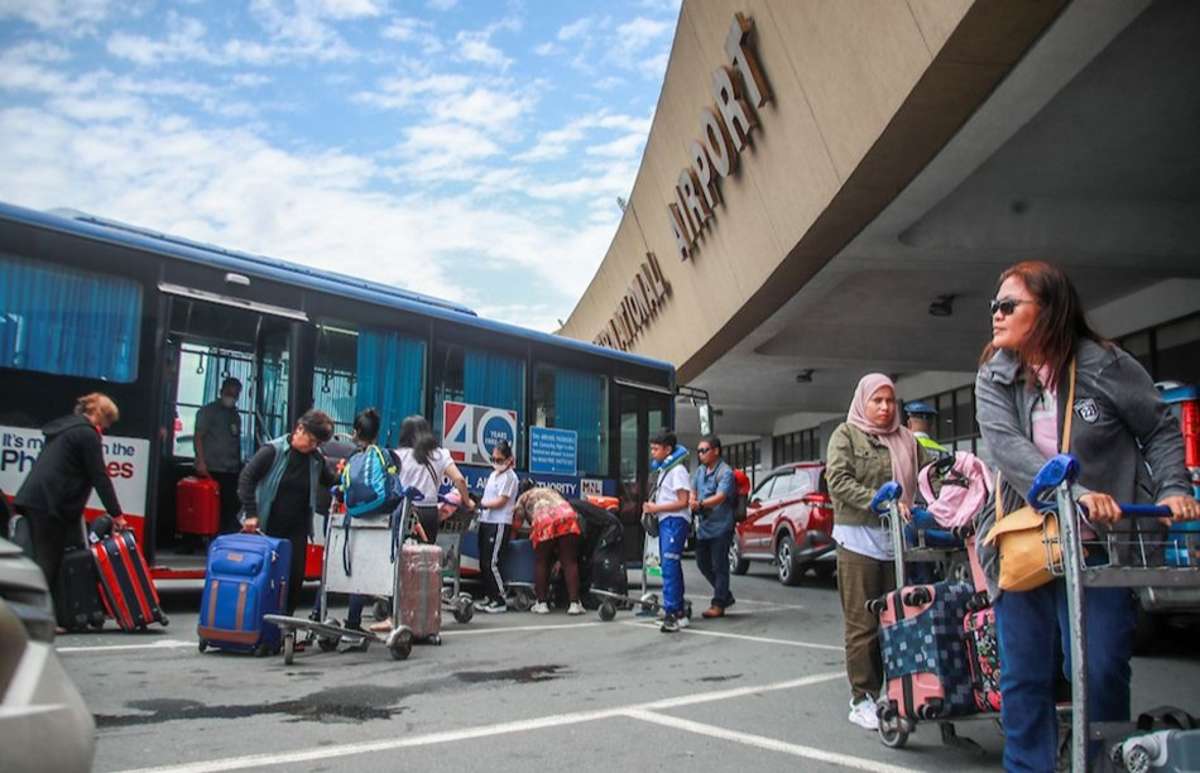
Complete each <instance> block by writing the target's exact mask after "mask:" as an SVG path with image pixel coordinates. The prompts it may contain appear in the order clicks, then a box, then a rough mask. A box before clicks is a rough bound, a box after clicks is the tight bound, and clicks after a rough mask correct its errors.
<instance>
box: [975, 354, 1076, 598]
mask: <svg viewBox="0 0 1200 773" xmlns="http://www.w3.org/2000/svg"><path fill="white" fill-rule="evenodd" d="M1069 381H1070V386H1069V387H1068V391H1067V415H1066V418H1064V419H1063V431H1062V443H1061V448H1062V452H1063V453H1064V454H1065V453H1069V452H1070V450H1071V416H1072V414H1073V413H1074V412H1075V407H1074V406H1075V360H1073V359H1072V360H1071V367H1070V376H1069ZM1000 483H1001V481H1000V472H999V471H997V472H996V523H995V524H993V525H992V528H991V530H990V531H989V532H988V533H987V537H985V538H984V544H992V543H995V544H996V547H997V549H998V550H999V552H1000V589H1001V590H1013V591H1027V590H1033V589H1034V588H1038V587H1041V586H1042V585H1045V584H1046V583H1048V582H1050V581H1051V580H1053V579H1054V578H1055V576H1056V575H1057V574H1058V571H1057V569H1058V567H1060V566H1062V541H1061V540H1060V539H1059V534H1058V515H1057V514H1056V513H1054V512H1045V513H1042V512H1038V511H1037V510H1036V509H1034V508H1033V507H1030V506H1029V505H1026V506H1025V507H1022V508H1020V509H1019V510H1016V511H1014V512H1012V513H1009V514H1007V515H1005V513H1004V495H1003V490H1002V489H1001V487H1000Z"/></svg>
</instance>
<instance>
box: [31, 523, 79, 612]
mask: <svg viewBox="0 0 1200 773" xmlns="http://www.w3.org/2000/svg"><path fill="white" fill-rule="evenodd" d="M25 520H26V521H28V522H29V532H30V537H31V538H32V540H33V556H34V561H36V562H37V565H38V566H39V567H41V570H42V574H44V575H45V576H46V587H48V588H49V589H50V595H51V596H53V595H54V592H55V591H56V590H57V588H58V570H59V568H61V567H62V560H63V553H64V552H65V551H66V549H67V548H68V547H70V548H80V547H83V533H82V531H81V527H80V525H79V523H78V522H76V523H75V524H74V525H73V526H72V525H68V524H67V523H66V522H65V521H63V520H62V519H61V518H58V517H56V516H53V515H51V514H50V513H47V512H42V511H39V510H30V511H26V513H25Z"/></svg>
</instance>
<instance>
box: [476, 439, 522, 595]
mask: <svg viewBox="0 0 1200 773" xmlns="http://www.w3.org/2000/svg"><path fill="white" fill-rule="evenodd" d="M513 462H514V459H513V452H512V446H511V445H509V443H508V441H507V440H501V441H500V442H499V443H497V444H496V447H495V448H493V449H492V473H491V474H490V475H488V479H487V483H486V484H485V485H484V487H483V499H482V500H481V501H480V502H479V506H480V507H481V508H482V510H483V512H482V513H480V515H479V574H480V575H481V576H482V577H483V592H484V596H485V598H484V601H483V602H481V603H480V604H477V605H476V607H477V608H478V609H479V610H481V611H483V612H491V613H498V612H507V611H508V606H507V604H505V602H504V578H503V577H502V576H500V553H501V552H502V551H503V550H504V543H505V542H507V541H508V538H509V536H510V534H511V532H512V521H513V508H514V507H515V506H516V504H517V485H518V483H519V481H518V480H517V474H516V473H515V472H513Z"/></svg>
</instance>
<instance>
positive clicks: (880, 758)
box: [58, 564, 1200, 773]
mask: <svg viewBox="0 0 1200 773" xmlns="http://www.w3.org/2000/svg"><path fill="white" fill-rule="evenodd" d="M631 578H633V579H634V580H635V581H637V580H639V579H640V577H638V576H635V575H634V573H631ZM686 579H687V588H688V597H689V598H690V599H691V600H692V602H693V604H694V606H695V608H696V612H697V619H696V621H695V622H694V623H693V625H692V626H691V627H690V628H689V629H687V630H685V631H683V632H680V633H678V634H672V635H668V634H663V633H660V632H659V631H658V628H657V625H656V624H655V623H654V622H653V621H649V620H646V619H645V618H639V617H637V616H635V615H634V614H633V613H632V612H627V611H623V612H619V613H618V615H617V618H616V620H614V621H612V622H601V621H600V620H599V618H598V617H597V616H596V614H595V613H590V614H588V615H587V616H583V617H567V616H566V615H565V614H563V613H562V612H561V611H559V612H556V613H555V614H552V615H548V616H536V615H532V614H528V613H516V612H509V613H507V614H503V615H484V614H478V615H476V617H475V619H474V620H472V621H471V622H470V623H468V624H464V625H460V624H457V623H455V622H454V621H453V618H452V617H451V616H450V615H449V614H446V615H445V616H444V628H443V634H444V640H443V644H442V645H441V646H432V645H424V646H422V645H418V646H417V647H416V648H414V650H413V652H412V655H411V657H410V658H409V659H408V660H405V661H394V660H392V658H391V657H390V655H389V653H388V652H387V651H386V650H385V649H384V648H383V647H372V648H371V649H370V650H368V651H367V652H365V653H364V652H336V653H323V652H321V651H319V650H318V649H316V648H310V649H309V650H308V651H306V652H303V653H298V654H297V655H296V659H295V662H294V664H293V665H291V666H286V665H284V664H283V661H282V658H281V657H269V658H261V659H259V658H254V657H252V656H241V655H230V654H224V653H219V652H213V651H209V652H208V653H206V654H200V653H199V652H198V650H197V647H196V629H195V624H196V612H197V609H198V606H199V592H198V590H197V589H196V588H194V587H192V588H182V589H176V590H165V591H164V600H165V603H166V604H167V606H168V611H169V613H170V616H171V624H170V627H168V628H166V629H163V628H159V627H157V626H155V627H154V628H153V629H152V630H150V631H148V632H145V633H142V634H122V633H119V632H117V631H114V630H108V631H105V632H102V633H96V634H83V635H72V636H64V637H61V638H60V639H59V640H58V649H59V652H60V653H61V656H62V658H63V660H64V661H65V664H66V667H67V670H68V671H69V673H70V674H71V676H72V678H73V679H74V680H75V681H76V683H77V684H78V685H79V687H80V689H81V691H82V692H83V695H84V698H85V699H86V700H87V703H88V705H89V707H90V708H91V710H92V712H93V713H94V714H95V717H96V725H97V732H98V743H97V752H96V764H95V770H96V771H101V772H105V773H107V772H108V771H130V770H145V769H160V770H163V771H173V772H178V773H183V771H189V772H195V773H199V772H200V771H217V770H284V769H286V770H288V771H355V770H366V769H369V770H376V769H382V770H398V769H404V770H410V769H411V770H431V771H438V770H486V771H488V773H505V772H507V771H522V772H524V771H528V770H529V769H530V767H531V765H532V766H536V769H540V770H564V769H572V770H575V771H593V770H595V771H606V772H611V771H614V770H635V769H652V768H653V769H660V770H680V771H684V770H686V771H689V773H695V772H696V771H722V773H728V771H731V770H733V771H736V770H755V771H775V770H779V771H783V770H789V771H791V770H797V769H801V770H806V771H808V770H818V771H819V770H834V769H847V768H849V769H858V770H868V771H900V770H947V769H954V770H961V771H971V770H995V769H998V767H999V760H1000V748H1001V744H1002V737H1001V735H1000V732H999V730H998V728H997V726H996V724H995V723H994V722H992V721H982V722H980V721H976V722H971V723H962V724H961V725H960V730H959V732H960V734H961V735H964V736H969V737H970V738H972V739H974V740H975V741H976V742H977V743H978V748H977V749H963V748H952V747H947V746H945V745H943V744H942V743H941V737H940V733H939V731H938V728H937V726H935V725H922V726H920V727H919V728H918V731H917V732H916V734H915V735H913V736H912V738H911V739H910V741H909V744H908V746H907V748H905V749H902V750H893V749H888V748H885V747H884V746H883V745H882V744H881V743H880V742H879V739H878V737H877V736H876V735H875V734H873V733H870V732H867V731H865V730H862V729H859V728H857V727H854V726H852V725H850V724H849V723H848V722H847V720H846V713H847V709H848V707H847V699H848V695H847V687H846V681H845V675H844V673H843V670H842V666H843V664H842V649H841V644H840V642H841V608H840V604H839V601H838V596H837V590H836V588H835V587H834V585H833V582H832V581H828V582H824V581H820V580H817V579H815V578H812V577H808V578H806V580H805V582H804V584H803V585H802V586H801V587H798V588H785V587H783V586H781V585H780V584H779V583H778V582H777V581H776V579H775V577H774V573H773V571H772V569H771V567H768V566H766V565H756V566H755V567H754V568H752V569H751V573H750V574H749V575H747V576H745V577H735V578H734V585H733V591H734V594H735V595H736V596H737V599H738V603H737V604H736V605H735V606H734V607H732V608H731V609H730V614H729V615H728V616H727V617H726V618H724V619H720V620H715V621H706V620H701V619H699V611H700V610H701V609H703V608H704V607H705V606H707V603H708V593H707V591H708V586H707V584H706V583H705V582H704V580H703V578H702V577H700V575H699V573H698V572H696V571H695V569H694V566H692V565H690V564H689V566H688V570H687V573H686ZM303 611H304V612H307V607H305V608H303ZM334 611H335V613H337V612H338V610H336V609H335V610H334ZM110 626H111V623H110ZM1193 643H1194V636H1192V635H1191V634H1184V633H1177V634H1176V635H1175V636H1174V637H1173V638H1172V639H1170V640H1167V641H1166V642H1164V644H1163V646H1162V647H1161V648H1160V651H1159V652H1158V653H1156V654H1155V655H1154V656H1153V657H1150V658H1139V659H1138V660H1137V661H1136V662H1135V666H1134V682H1135V689H1134V695H1135V701H1134V705H1135V708H1138V707H1141V708H1147V707H1150V706H1157V705H1161V704H1164V703H1174V704H1177V705H1182V706H1185V707H1187V706H1191V707H1192V708H1193V709H1194V708H1195V697H1196V690H1195V686H1196V685H1197V684H1200V658H1197V657H1196V655H1195V648H1194V645H1193ZM364 766H367V767H364Z"/></svg>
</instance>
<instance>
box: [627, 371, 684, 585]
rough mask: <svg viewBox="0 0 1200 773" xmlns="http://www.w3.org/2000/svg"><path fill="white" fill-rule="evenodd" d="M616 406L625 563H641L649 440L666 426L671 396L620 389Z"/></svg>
mask: <svg viewBox="0 0 1200 773" xmlns="http://www.w3.org/2000/svg"><path fill="white" fill-rule="evenodd" d="M619 390H620V391H619V394H618V398H617V399H618V405H619V414H620V433H619V434H618V441H617V443H618V454H619V458H620V471H619V472H620V478H619V480H618V482H617V496H618V498H619V499H620V503H621V504H620V517H621V525H622V526H623V527H624V529H625V560H626V562H628V563H630V564H640V563H641V561H642V543H643V540H644V538H645V531H643V530H642V525H641V515H642V504H643V503H644V502H645V501H646V497H647V496H648V495H649V493H650V488H651V487H652V486H653V485H654V479H653V476H652V475H651V473H650V438H652V437H654V435H655V434H656V433H658V431H659V430H661V429H663V428H664V427H667V426H669V424H670V420H671V407H672V397H671V396H670V395H669V394H667V393H665V392H662V393H660V392H657V391H651V390H646V389H638V388H634V387H629V386H626V385H621V386H619Z"/></svg>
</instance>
